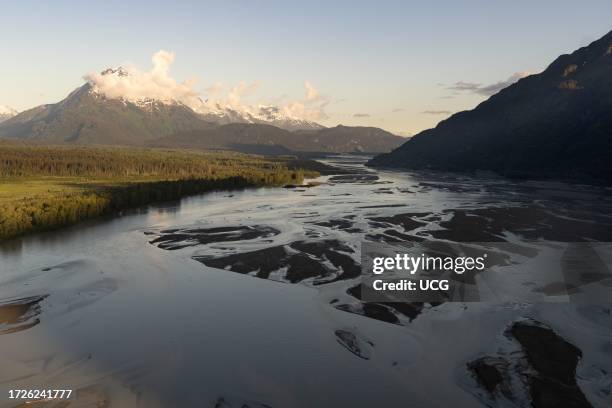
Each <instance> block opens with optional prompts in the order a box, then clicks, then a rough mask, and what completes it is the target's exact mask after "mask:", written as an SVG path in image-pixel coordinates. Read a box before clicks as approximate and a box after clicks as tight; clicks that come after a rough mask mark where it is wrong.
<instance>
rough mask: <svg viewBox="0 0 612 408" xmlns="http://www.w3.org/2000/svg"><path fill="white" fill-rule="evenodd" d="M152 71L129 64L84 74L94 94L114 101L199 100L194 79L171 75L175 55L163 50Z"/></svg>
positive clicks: (188, 102)
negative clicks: (176, 77) (178, 80)
mask: <svg viewBox="0 0 612 408" xmlns="http://www.w3.org/2000/svg"><path fill="white" fill-rule="evenodd" d="M151 61H152V63H153V67H152V68H151V70H150V71H141V70H139V69H138V68H136V67H134V66H131V65H128V66H126V67H120V68H118V69H116V70H113V69H109V70H105V71H103V72H101V73H94V74H88V75H85V77H84V78H85V80H87V81H88V82H89V83H90V84H91V85H92V86H93V88H94V90H95V91H97V92H99V93H100V94H103V95H105V96H106V97H108V98H111V99H118V98H124V99H127V100H131V101H139V100H146V99H159V100H163V101H171V100H175V101H180V102H182V103H185V104H187V105H190V104H193V103H195V102H196V101H197V99H198V97H199V94H198V92H197V91H195V90H194V85H195V82H196V81H195V80H193V79H191V80H187V81H184V82H177V81H176V80H174V79H173V78H172V77H171V76H170V74H169V72H170V65H171V64H172V62H173V61H174V53H171V52H168V51H164V50H160V51H158V52H156V53H155V54H153V57H152V58H151Z"/></svg>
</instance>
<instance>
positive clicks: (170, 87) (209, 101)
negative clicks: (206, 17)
mask: <svg viewBox="0 0 612 408" xmlns="http://www.w3.org/2000/svg"><path fill="white" fill-rule="evenodd" d="M174 59H175V56H174V53H172V52H169V51H165V50H160V51H158V52H156V53H155V54H153V56H152V58H151V62H152V67H151V69H150V70H149V71H142V70H140V69H138V68H137V67H135V66H133V65H127V66H125V67H119V68H117V69H107V70H104V71H102V72H101V73H91V74H87V75H85V76H84V79H85V80H86V81H88V82H89V83H90V84H91V86H92V87H93V89H94V90H95V91H96V92H98V93H100V94H102V95H104V96H106V97H107V98H110V99H124V100H128V101H131V102H138V101H144V100H148V99H158V100H161V101H165V102H171V101H173V102H179V103H182V104H185V105H187V106H189V107H191V108H192V109H194V110H195V111H196V112H201V113H203V112H207V111H211V110H212V111H215V110H219V109H224V108H231V109H233V110H236V111H239V112H245V113H252V114H253V113H255V114H258V113H260V112H262V113H268V114H274V113H279V114H283V115H286V116H289V117H291V118H295V119H305V120H311V121H316V120H322V119H326V118H327V117H328V116H327V114H326V112H325V108H326V107H327V105H328V104H329V98H328V97H327V96H326V95H323V94H322V93H321V92H320V91H319V90H318V89H317V88H316V87H315V86H314V85H313V84H312V83H311V82H309V81H304V97H303V99H298V100H294V101H288V102H282V101H281V100H280V99H279V100H277V102H278V103H276V104H274V106H270V104H269V103H267V104H266V103H265V101H259V102H257V103H255V104H246V103H245V102H244V99H245V98H248V97H252V96H253V95H255V94H256V92H257V91H258V90H259V88H260V85H261V84H260V82H259V81H254V82H251V83H248V82H246V81H240V82H239V83H238V84H236V85H234V86H224V85H223V84H222V83H220V82H215V83H213V84H212V85H210V86H208V87H207V88H205V96H204V97H203V96H202V95H201V94H200V92H198V91H197V90H196V89H195V85H196V81H195V80H194V79H190V80H187V81H183V82H178V81H176V80H175V79H174V78H173V77H172V76H171V75H170V66H171V65H172V63H173V62H174Z"/></svg>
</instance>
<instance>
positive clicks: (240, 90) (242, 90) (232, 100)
mask: <svg viewBox="0 0 612 408" xmlns="http://www.w3.org/2000/svg"><path fill="white" fill-rule="evenodd" d="M257 88H259V81H255V82H253V83H251V84H247V83H246V82H244V81H240V82H239V83H238V85H236V86H234V87H232V89H230V91H229V94H228V95H227V103H228V104H229V105H230V106H231V107H232V108H240V106H242V104H241V99H242V98H243V97H247V96H251V95H253V93H255V91H256V90H257Z"/></svg>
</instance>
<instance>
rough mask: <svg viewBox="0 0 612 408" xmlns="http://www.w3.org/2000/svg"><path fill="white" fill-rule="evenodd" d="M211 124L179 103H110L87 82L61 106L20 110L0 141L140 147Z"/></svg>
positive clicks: (1, 133) (1, 128) (0, 132)
mask: <svg viewBox="0 0 612 408" xmlns="http://www.w3.org/2000/svg"><path fill="white" fill-rule="evenodd" d="M208 126H211V124H210V123H208V122H206V121H205V120H204V119H202V118H201V117H200V115H198V114H197V113H195V112H194V111H193V110H192V109H190V108H189V107H187V106H185V105H182V104H180V103H164V102H161V101H155V100H143V101H140V102H139V103H134V102H129V101H126V100H121V99H108V98H106V97H104V96H103V95H100V94H98V93H96V92H95V91H94V90H93V88H92V86H91V85H90V84H85V85H83V86H82V87H80V88H78V89H76V90H75V91H74V92H72V93H71V94H70V95H68V97H66V99H64V100H62V101H61V102H58V103H55V104H50V105H42V106H38V107H36V108H33V109H30V110H27V111H24V112H22V113H20V114H18V115H16V116H14V117H12V118H11V119H8V120H6V121H4V122H3V123H1V124H0V137H4V138H10V139H22V140H23V139H27V140H31V141H36V142H43V143H77V144H127V145H140V144H145V143H147V142H148V141H151V140H154V139H158V138H160V137H163V136H166V135H170V134H174V133H177V132H180V131H186V130H192V129H202V128H205V127H208Z"/></svg>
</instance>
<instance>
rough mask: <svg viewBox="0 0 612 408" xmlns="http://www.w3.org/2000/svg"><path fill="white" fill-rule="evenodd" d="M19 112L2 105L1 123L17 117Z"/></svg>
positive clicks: (0, 109) (0, 107) (0, 106)
mask: <svg viewBox="0 0 612 408" xmlns="http://www.w3.org/2000/svg"><path fill="white" fill-rule="evenodd" d="M17 113H18V112H17V111H16V110H15V109H13V108H11V107H9V106H5V105H0V122H4V121H5V120H8V119H10V118H12V117H13V116H15V115H17Z"/></svg>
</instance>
